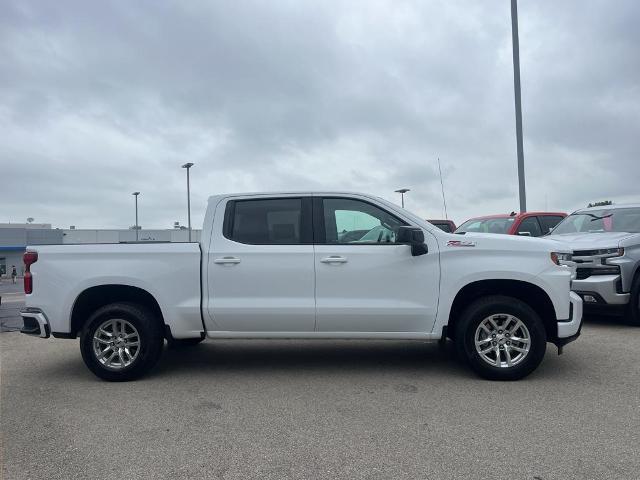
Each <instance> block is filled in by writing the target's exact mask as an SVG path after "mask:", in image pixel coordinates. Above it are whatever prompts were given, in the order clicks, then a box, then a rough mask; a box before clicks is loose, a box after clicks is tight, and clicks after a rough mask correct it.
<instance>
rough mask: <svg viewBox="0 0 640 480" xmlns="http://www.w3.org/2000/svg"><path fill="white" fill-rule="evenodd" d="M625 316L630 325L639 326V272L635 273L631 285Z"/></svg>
mask: <svg viewBox="0 0 640 480" xmlns="http://www.w3.org/2000/svg"><path fill="white" fill-rule="evenodd" d="M626 317H627V321H628V322H629V323H630V324H631V325H634V326H636V327H640V273H637V274H636V278H635V279H634V280H633V284H632V285H631V295H630V296H629V305H627V311H626Z"/></svg>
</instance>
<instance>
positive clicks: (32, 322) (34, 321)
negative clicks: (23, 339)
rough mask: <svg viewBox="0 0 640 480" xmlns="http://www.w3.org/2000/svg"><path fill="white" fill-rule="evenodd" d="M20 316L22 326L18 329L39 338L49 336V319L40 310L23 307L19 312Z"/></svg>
mask: <svg viewBox="0 0 640 480" xmlns="http://www.w3.org/2000/svg"><path fill="white" fill-rule="evenodd" d="M20 316H21V317H22V322H23V324H24V325H23V327H22V329H21V330H20V331H21V332H22V333H24V334H25V335H31V336H34V337H40V338H49V335H51V328H50V327H49V321H48V320H47V317H45V315H44V313H43V312H42V310H39V309H37V308H25V309H24V310H22V311H21V312H20Z"/></svg>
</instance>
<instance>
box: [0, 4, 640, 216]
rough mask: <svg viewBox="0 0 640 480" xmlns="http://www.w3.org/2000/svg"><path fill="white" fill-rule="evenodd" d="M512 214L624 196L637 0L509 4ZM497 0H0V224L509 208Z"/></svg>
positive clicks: (639, 106)
mask: <svg viewBox="0 0 640 480" xmlns="http://www.w3.org/2000/svg"><path fill="white" fill-rule="evenodd" d="M519 13H520V55H521V69H522V98H523V124H524V138H525V142H524V151H525V162H526V167H525V168H526V174H527V197H528V208H529V210H534V209H536V210H538V209H539V210H543V209H548V210H563V211H571V210H573V209H576V208H579V207H582V206H586V204H587V203H589V202H592V201H596V200H602V199H611V200H614V201H615V202H618V203H621V202H625V201H640V156H639V153H640V28H638V25H639V24H640V2H638V1H637V0H628V1H621V0H616V1H615V2H611V1H606V0H603V1H590V0H588V1H577V0H576V1H565V2H557V1H552V0H546V1H540V0H536V1H521V2H520V12H519ZM511 54H512V53H511V23H510V7H509V1H508V0H492V1H482V2H479V1H477V0H469V1H462V0H460V1H449V0H447V1H444V0H443V1H426V0H415V1H402V0H389V1H377V0H375V1H372V0H366V1H361V2H358V1H349V2H345V1H337V0H336V1H331V0H321V1H303V0H289V1H275V0H273V1H268V2H265V1H242V0H241V1H239V0H233V1H231V0H230V1H202V2H198V1H188V2H183V1H175V2H171V1H166V2H162V1H155V0H154V1H146V2H145V1H136V2H131V1H129V0H125V1H121V2H117V1H111V2H87V1H85V0H78V1H76V2H73V1H64V0H57V1H55V2H52V1H48V0H47V1H44V0H43V1H41V2H32V1H25V0H19V1H15V2H12V1H7V0H2V15H0V128H1V131H2V134H1V135H0V178H1V179H2V181H1V182H0V188H1V189H2V190H1V192H0V198H2V202H1V203H0V205H1V208H0V222H5V221H12V222H24V221H25V219H26V218H27V217H34V218H35V219H36V222H48V223H53V224H54V226H58V227H65V228H66V227H68V226H69V225H76V226H77V227H78V228H102V227H110V228H111V227H116V228H126V227H128V226H130V225H132V224H133V223H134V207H133V204H134V202H133V197H132V196H131V192H133V191H136V190H139V191H141V192H142V193H141V195H140V203H139V208H140V224H141V225H142V226H143V227H144V228H151V227H155V228H165V227H167V228H168V227H170V226H171V225H172V223H173V222H174V221H180V222H182V223H186V180H185V172H184V170H182V169H181V168H180V165H181V164H182V163H184V162H187V161H190V162H194V163H195V167H193V169H192V170H191V172H192V184H191V187H192V216H193V223H194V225H198V226H199V224H200V223H201V221H202V218H203V216H204V211H205V208H206V200H207V197H208V196H209V195H212V194H217V193H223V192H240V191H264V190H282V189H295V190H299V189H331V190H342V189H347V190H357V191H363V192H369V193H373V194H377V195H380V196H383V197H385V198H388V199H391V200H393V201H396V202H398V203H399V200H400V199H399V196H398V194H395V193H393V191H394V190H396V189H398V188H401V187H406V188H410V189H411V192H410V193H408V194H407V196H406V206H407V208H409V209H411V210H413V211H415V212H417V213H419V214H420V215H422V216H423V217H429V218H434V217H435V218H439V217H442V216H443V212H442V198H441V193H440V182H439V177H438V164H437V158H438V157H440V159H441V162H442V170H443V176H444V184H445V189H446V194H447V203H448V210H449V216H450V217H451V218H453V219H454V220H455V221H456V222H462V221H463V220H465V219H467V218H468V217H471V216H474V215H481V214H490V213H504V212H509V211H511V210H516V209H517V208H518V180H517V167H516V143H515V121H514V104H513V70H512V63H511Z"/></svg>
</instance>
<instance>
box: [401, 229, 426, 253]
mask: <svg viewBox="0 0 640 480" xmlns="http://www.w3.org/2000/svg"><path fill="white" fill-rule="evenodd" d="M396 242H397V243H404V244H405V245H410V246H411V255H413V256H414V257H417V256H418V255H424V254H425V253H427V252H428V251H429V249H428V248H427V246H426V245H425V244H424V232H423V231H422V229H421V228H418V227H407V226H402V227H400V228H398V232H397V233H396Z"/></svg>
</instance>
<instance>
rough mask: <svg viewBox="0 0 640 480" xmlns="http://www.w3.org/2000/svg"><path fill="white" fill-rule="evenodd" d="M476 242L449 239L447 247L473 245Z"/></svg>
mask: <svg viewBox="0 0 640 480" xmlns="http://www.w3.org/2000/svg"><path fill="white" fill-rule="evenodd" d="M475 246H476V242H472V241H470V240H449V241H448V242H447V247H475Z"/></svg>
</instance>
